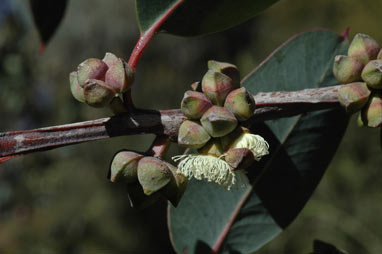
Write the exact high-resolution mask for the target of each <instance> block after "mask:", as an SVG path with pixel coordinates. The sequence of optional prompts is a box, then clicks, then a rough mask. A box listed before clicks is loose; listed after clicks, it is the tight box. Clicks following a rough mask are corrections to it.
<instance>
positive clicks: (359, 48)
mask: <svg viewBox="0 0 382 254" xmlns="http://www.w3.org/2000/svg"><path fill="white" fill-rule="evenodd" d="M378 52H379V46H378V43H377V42H376V41H375V40H374V39H373V38H371V37H370V36H368V35H366V34H356V35H355V36H354V38H353V41H352V42H351V43H350V46H349V49H348V55H349V56H352V57H355V58H357V59H358V60H360V61H361V62H362V63H363V64H367V63H368V62H369V61H370V60H374V59H376V58H377V55H378Z"/></svg>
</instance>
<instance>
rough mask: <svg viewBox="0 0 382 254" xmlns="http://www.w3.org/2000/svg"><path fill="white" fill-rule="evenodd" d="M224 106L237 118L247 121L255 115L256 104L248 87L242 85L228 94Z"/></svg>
mask: <svg viewBox="0 0 382 254" xmlns="http://www.w3.org/2000/svg"><path fill="white" fill-rule="evenodd" d="M224 107H225V108H227V109H228V110H229V111H231V112H232V113H233V114H234V115H235V117H236V118H237V120H239V121H246V120H248V119H249V118H251V117H252V116H253V114H254V110H255V108H256V104H255V99H254V98H253V96H252V95H251V94H250V93H248V91H247V89H245V87H241V88H238V89H235V90H233V91H232V92H230V93H229V94H228V96H227V98H226V100H225V103H224Z"/></svg>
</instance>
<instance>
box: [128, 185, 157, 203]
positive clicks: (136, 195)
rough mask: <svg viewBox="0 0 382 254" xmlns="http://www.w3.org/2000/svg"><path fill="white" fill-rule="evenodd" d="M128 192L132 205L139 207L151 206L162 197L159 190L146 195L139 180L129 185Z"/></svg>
mask: <svg viewBox="0 0 382 254" xmlns="http://www.w3.org/2000/svg"><path fill="white" fill-rule="evenodd" d="M127 194H128V195H129V200H130V205H131V207H134V208H137V209H143V208H146V207H149V206H150V205H152V204H154V203H155V202H156V201H158V200H160V199H161V198H162V197H161V194H160V193H159V192H156V193H153V194H152V195H150V196H147V195H145V194H144V193H143V189H142V186H141V185H140V184H139V183H138V182H135V183H130V184H128V185H127Z"/></svg>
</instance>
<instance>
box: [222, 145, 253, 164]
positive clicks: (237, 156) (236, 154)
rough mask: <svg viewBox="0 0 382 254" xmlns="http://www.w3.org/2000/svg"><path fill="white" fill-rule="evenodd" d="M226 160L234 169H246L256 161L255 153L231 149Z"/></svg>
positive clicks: (247, 150) (241, 149)
mask: <svg viewBox="0 0 382 254" xmlns="http://www.w3.org/2000/svg"><path fill="white" fill-rule="evenodd" d="M224 159H225V161H226V162H227V163H228V164H229V165H230V166H231V167H232V168H233V169H246V168H248V167H249V166H251V165H252V163H253V162H254V161H255V157H254V156H253V153H252V152H251V150H249V149H247V148H233V149H229V150H228V151H227V152H226V154H225V157H224Z"/></svg>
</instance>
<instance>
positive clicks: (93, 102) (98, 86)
mask: <svg viewBox="0 0 382 254" xmlns="http://www.w3.org/2000/svg"><path fill="white" fill-rule="evenodd" d="M114 94H115V92H114V91H113V90H112V89H110V88H109V87H108V86H107V85H106V84H105V82H103V81H102V80H96V79H89V80H87V81H86V83H85V86H84V97H85V103H86V104H88V105H89V106H92V107H95V108H100V107H105V106H107V105H108V104H109V103H110V102H111V100H112V99H113V98H114Z"/></svg>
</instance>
